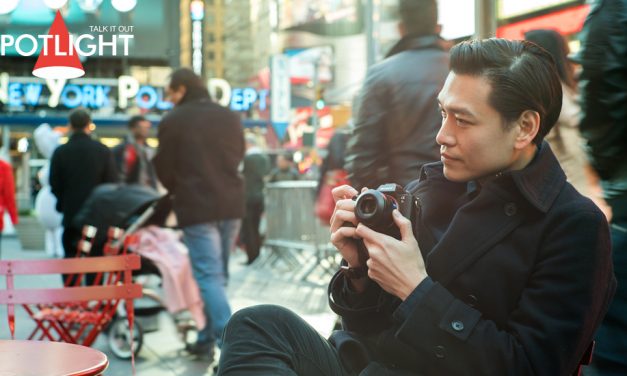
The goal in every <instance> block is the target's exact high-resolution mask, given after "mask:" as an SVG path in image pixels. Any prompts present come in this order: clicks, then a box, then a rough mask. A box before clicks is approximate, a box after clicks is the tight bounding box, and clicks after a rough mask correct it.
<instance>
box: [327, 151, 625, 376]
mask: <svg viewBox="0 0 627 376" xmlns="http://www.w3.org/2000/svg"><path fill="white" fill-rule="evenodd" d="M468 187H469V185H468V184H466V183H454V182H451V181H448V180H447V179H446V178H445V177H444V175H443V172H442V164H441V163H435V164H429V165H426V166H425V167H424V168H423V169H422V172H421V176H420V179H419V181H417V182H414V183H411V184H410V185H409V186H408V189H409V190H410V192H412V193H414V194H415V195H416V196H417V197H418V198H419V199H420V203H421V210H420V213H419V218H420V219H419V220H418V221H416V222H417V223H416V224H415V226H414V233H415V235H416V236H417V239H418V242H419V246H420V249H421V252H422V255H423V257H424V259H425V263H426V268H427V273H428V275H429V278H427V279H426V280H425V281H424V282H423V283H421V284H420V285H419V286H418V288H416V290H414V292H413V293H412V294H411V295H410V296H409V297H408V299H407V300H406V301H405V302H403V303H402V304H401V301H400V300H399V299H397V298H395V297H392V296H391V295H389V294H387V293H385V292H383V290H382V289H381V288H380V287H379V286H378V285H376V284H375V283H371V284H370V286H369V287H368V289H367V290H366V292H364V293H363V294H355V293H351V291H350V290H348V288H347V285H346V283H345V281H344V279H343V278H344V277H343V276H342V275H341V274H337V275H336V276H335V277H334V279H333V281H332V282H331V284H330V286H329V290H330V293H331V298H330V302H331V306H332V308H333V309H334V310H335V311H336V312H337V313H338V314H340V315H341V316H342V318H343V323H344V327H345V329H346V330H348V331H352V332H353V335H352V337H354V338H357V340H358V341H359V343H360V344H362V345H364V348H365V349H366V350H367V354H366V355H364V354H361V353H360V351H358V350H356V349H359V346H353V347H351V346H347V347H344V348H341V349H340V353H341V354H342V356H343V359H345V360H346V361H347V362H348V363H350V364H352V365H353V366H357V368H361V367H362V366H363V365H364V364H363V362H364V361H363V359H364V358H365V359H369V360H366V361H365V362H366V364H367V368H366V370H365V371H364V372H363V373H362V374H382V373H381V372H382V370H381V367H384V368H387V369H389V370H392V374H397V373H398V374H406V372H407V371H410V372H411V373H412V374H413V373H418V374H425V375H531V374H538V375H569V374H572V373H573V371H574V370H575V369H576V367H577V365H578V363H579V361H580V359H581V358H582V355H583V354H584V352H585V351H586V349H587V348H588V346H589V344H590V343H591V341H592V339H593V335H594V332H595V330H596V328H597V327H598V325H599V324H600V322H601V320H602V318H603V316H604V314H605V312H606V310H607V307H608V304H609V302H610V300H611V297H612V295H613V293H614V290H615V279H614V274H613V270H612V262H611V257H610V251H611V246H610V238H609V230H608V224H607V221H606V219H605V217H604V216H603V214H602V213H601V212H600V211H599V210H598V209H597V207H596V206H595V205H594V204H593V203H592V202H591V201H590V200H589V199H587V198H585V197H583V196H581V195H580V194H579V193H578V192H577V191H576V190H575V189H574V188H573V187H572V186H571V185H570V184H569V183H567V182H566V177H565V175H564V173H563V171H562V169H561V167H560V166H559V164H558V162H557V160H556V158H555V156H554V155H553V153H552V151H551V150H550V148H549V147H548V144H546V143H544V144H543V145H542V147H541V148H540V151H539V152H538V153H537V155H536V157H535V158H534V160H533V161H532V162H531V163H530V164H529V165H528V166H527V167H526V168H524V169H523V170H519V171H514V172H507V173H503V174H501V175H500V176H498V177H495V178H494V179H491V180H490V181H489V182H487V183H484V184H483V185H482V186H481V187H480V188H479V189H477V190H475V191H474V192H473V193H469V189H468ZM340 337H341V336H340ZM338 342H340V343H339V344H337V346H341V345H342V343H341V342H342V341H341V339H340V340H339V341H338ZM348 342H349V343H350V341H348ZM353 345H355V344H354V343H353ZM360 362H362V364H359V363H360ZM394 369H396V370H394ZM403 370H405V371H403Z"/></svg>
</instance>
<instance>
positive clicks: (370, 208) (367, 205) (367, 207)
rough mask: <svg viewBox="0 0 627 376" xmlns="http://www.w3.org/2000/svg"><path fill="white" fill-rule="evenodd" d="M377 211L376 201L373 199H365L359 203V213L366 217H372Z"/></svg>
mask: <svg viewBox="0 0 627 376" xmlns="http://www.w3.org/2000/svg"><path fill="white" fill-rule="evenodd" d="M376 211H377V200H375V199H374V198H373V197H365V198H364V200H363V202H362V203H361V212H362V213H364V214H366V215H372V214H374V213H375V212H376Z"/></svg>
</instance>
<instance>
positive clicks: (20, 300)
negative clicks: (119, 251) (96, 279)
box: [0, 254, 142, 346]
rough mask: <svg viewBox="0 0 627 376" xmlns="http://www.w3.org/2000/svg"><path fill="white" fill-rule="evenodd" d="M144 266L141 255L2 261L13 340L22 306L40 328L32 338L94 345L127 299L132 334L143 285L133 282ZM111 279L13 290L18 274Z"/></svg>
mask: <svg viewBox="0 0 627 376" xmlns="http://www.w3.org/2000/svg"><path fill="white" fill-rule="evenodd" d="M139 267H140V258H139V256H138V255H133V254H130V255H119V256H103V257H88V258H80V257H79V258H71V259H61V260H4V261H0V275H3V276H6V281H7V282H6V285H7V289H6V290H0V304H6V305H7V306H8V310H7V311H8V320H9V329H10V331H11V337H12V338H14V335H15V305H16V304H20V305H22V307H24V309H25V310H26V312H28V314H29V315H30V317H31V318H32V319H33V320H34V321H35V323H36V324H37V328H36V329H35V331H34V332H33V333H32V334H31V339H32V338H33V337H34V336H35V334H36V333H38V332H41V333H42V334H41V337H40V339H48V340H50V341H60V342H68V343H75V344H80V345H84V346H90V345H91V344H92V343H93V342H94V341H95V340H96V337H97V336H98V334H100V332H101V331H102V330H103V329H104V328H105V327H106V326H107V325H108V324H109V322H110V321H111V319H112V318H113V317H114V315H115V312H116V309H117V307H118V304H119V303H120V302H121V301H122V300H124V301H125V303H126V312H127V315H128V320H129V327H130V330H131V332H132V330H133V321H134V311H133V299H135V298H139V297H141V295H142V289H141V285H138V284H135V283H133V281H132V275H131V272H132V271H133V270H137V269H139ZM85 273H98V274H103V273H106V274H107V278H102V281H103V283H104V285H101V286H79V285H72V286H64V287H62V288H38V289H15V288H14V276H15V275H37V274H76V275H79V276H82V275H84V274H85Z"/></svg>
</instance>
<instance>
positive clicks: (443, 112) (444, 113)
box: [440, 110, 446, 119]
mask: <svg viewBox="0 0 627 376" xmlns="http://www.w3.org/2000/svg"><path fill="white" fill-rule="evenodd" d="M440 115H442V119H446V112H445V111H444V110H440Z"/></svg>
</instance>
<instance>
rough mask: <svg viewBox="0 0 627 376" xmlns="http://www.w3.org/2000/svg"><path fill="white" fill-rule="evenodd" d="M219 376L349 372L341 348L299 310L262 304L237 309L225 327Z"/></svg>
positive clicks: (340, 373) (318, 375) (319, 375)
mask: <svg viewBox="0 0 627 376" xmlns="http://www.w3.org/2000/svg"><path fill="white" fill-rule="evenodd" d="M218 375H225V376H228V375H277V376H279V375H301V376H307V375H312V376H314V375H315V376H330V375H338V376H340V375H349V373H348V372H347V371H346V370H345V369H344V367H343V366H342V362H341V360H340V358H339V356H338V354H337V351H336V350H335V348H334V347H333V346H331V344H329V342H328V341H327V340H326V339H324V338H322V336H320V334H318V332H316V330H315V329H314V328H312V327H311V326H309V324H307V323H306V322H305V321H304V320H303V319H301V318H300V317H298V316H297V315H296V314H295V313H293V312H291V311H289V310H287V309H285V308H283V307H279V306H270V305H262V306H256V307H250V308H245V309H243V310H241V311H238V312H236V313H235V314H234V315H233V317H232V318H231V320H230V321H229V324H228V325H227V327H226V329H225V330H224V338H223V346H222V354H221V356H220V364H219V366H218Z"/></svg>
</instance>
